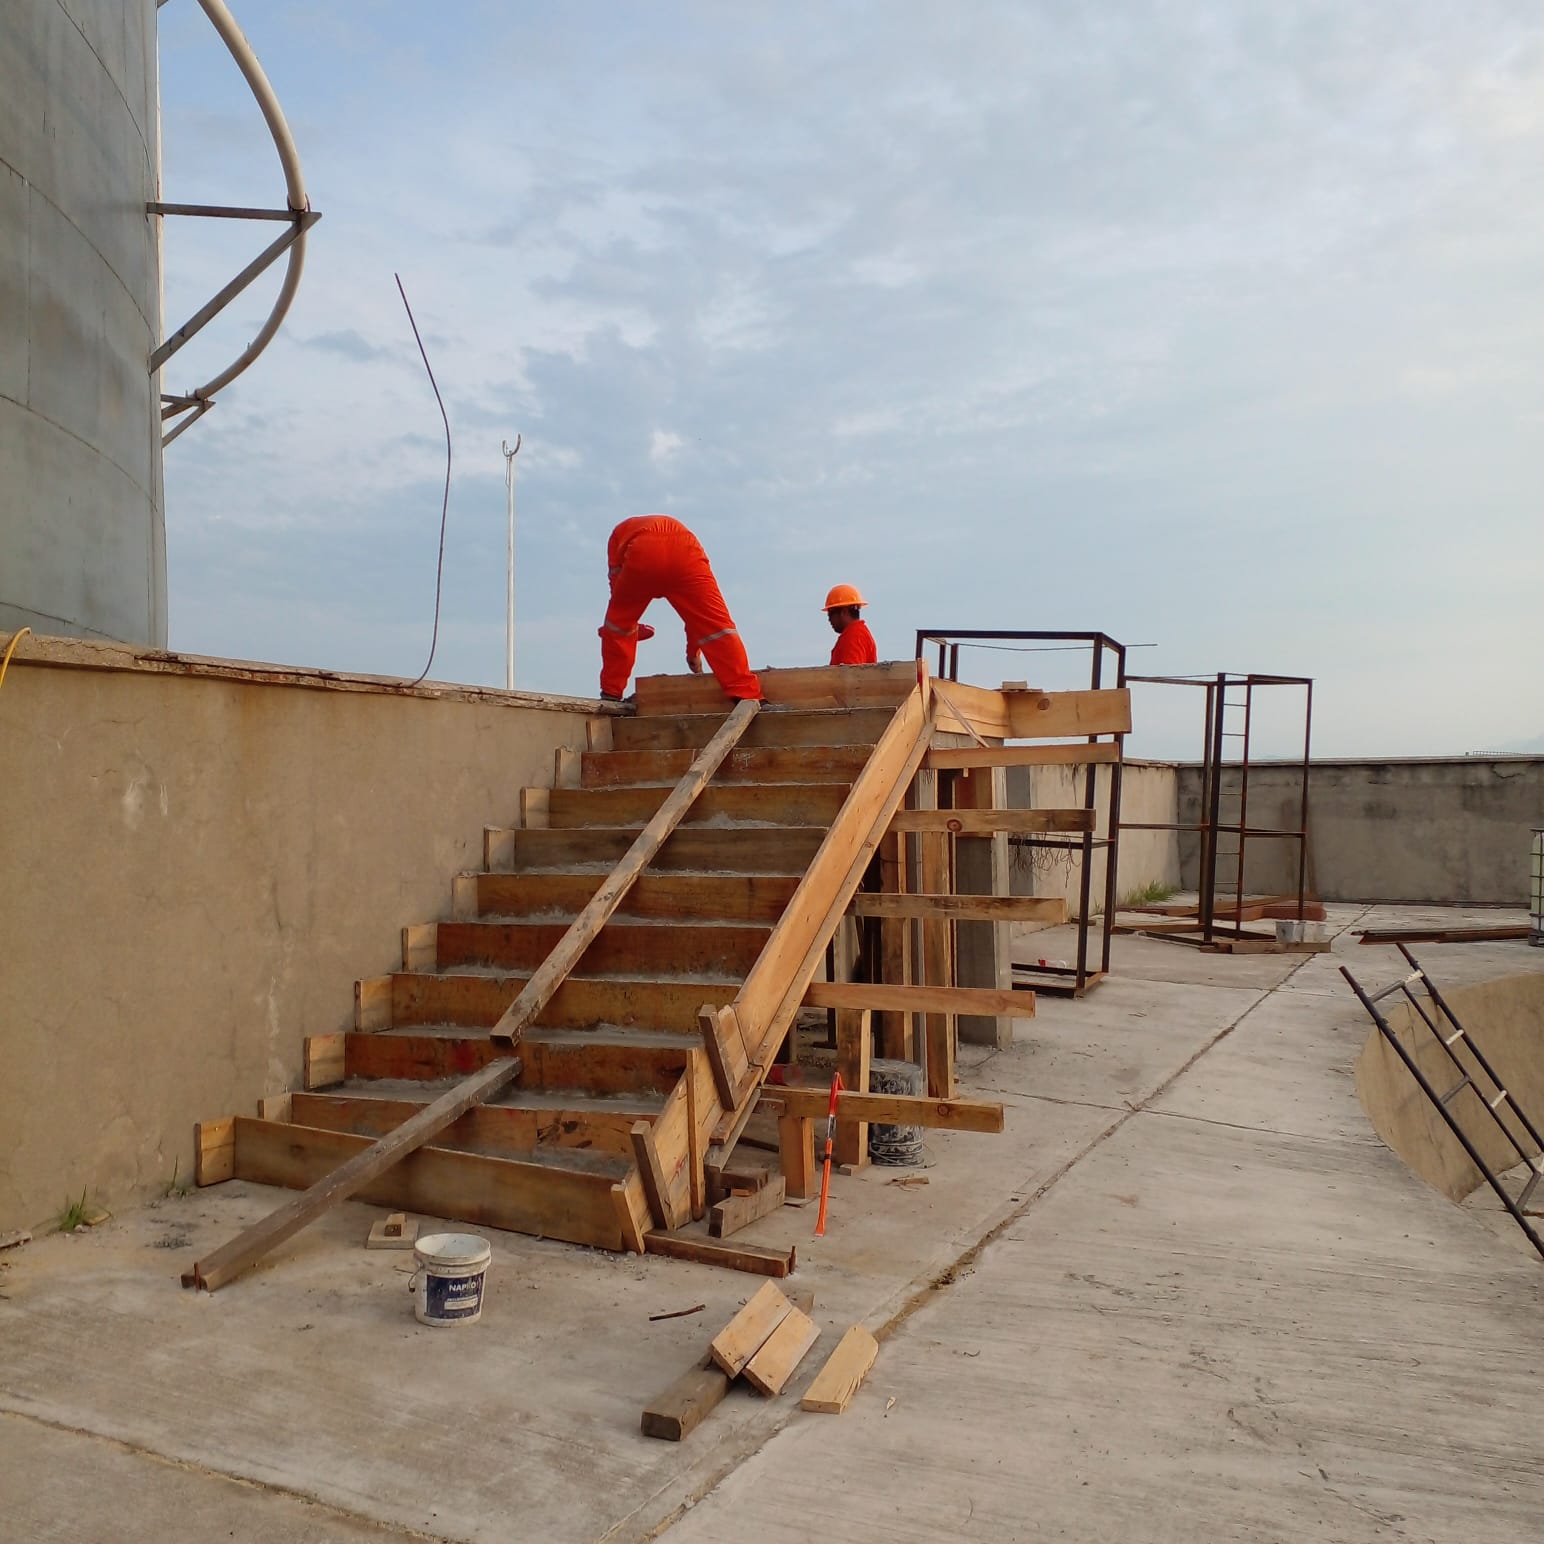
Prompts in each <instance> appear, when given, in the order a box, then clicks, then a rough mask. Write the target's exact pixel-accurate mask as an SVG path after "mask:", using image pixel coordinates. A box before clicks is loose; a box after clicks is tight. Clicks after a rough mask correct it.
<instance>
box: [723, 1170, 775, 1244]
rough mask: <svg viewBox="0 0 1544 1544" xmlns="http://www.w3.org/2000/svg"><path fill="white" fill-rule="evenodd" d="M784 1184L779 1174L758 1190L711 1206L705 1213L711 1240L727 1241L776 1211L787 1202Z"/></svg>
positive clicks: (749, 1191)
mask: <svg viewBox="0 0 1544 1544" xmlns="http://www.w3.org/2000/svg"><path fill="white" fill-rule="evenodd" d="M787 1195H788V1191H787V1184H786V1181H785V1180H784V1178H783V1176H782V1175H781V1174H779V1175H778V1176H777V1177H776V1178H775V1179H773V1180H772V1181H770V1182H769V1183H768V1184H765V1185H763V1186H762V1187H761V1189H760V1190H748V1191H741V1192H739V1193H737V1194H735V1195H731V1196H726V1197H725V1198H724V1199H723V1200H722V1201H717V1202H715V1203H714V1205H713V1208H712V1210H711V1211H710V1212H709V1213H708V1233H709V1236H710V1237H712V1238H728V1237H730V1235H731V1234H735V1233H738V1232H739V1231H740V1229H741V1228H748V1227H749V1226H750V1225H751V1224H752V1223H753V1222H758V1221H760V1219H761V1218H763V1217H766V1216H768V1215H769V1214H770V1213H772V1212H775V1211H778V1210H779V1209H780V1208H781V1207H782V1205H783V1202H784V1201H785V1200H786V1199H787Z"/></svg>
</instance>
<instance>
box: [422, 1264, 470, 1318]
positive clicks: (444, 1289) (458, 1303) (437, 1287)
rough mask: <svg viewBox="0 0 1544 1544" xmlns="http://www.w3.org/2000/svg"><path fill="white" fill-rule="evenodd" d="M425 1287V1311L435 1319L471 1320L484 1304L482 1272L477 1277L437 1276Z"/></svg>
mask: <svg viewBox="0 0 1544 1544" xmlns="http://www.w3.org/2000/svg"><path fill="white" fill-rule="evenodd" d="M424 1286H425V1292H424V1297H425V1304H424V1311H425V1312H426V1313H428V1314H429V1315H430V1316H431V1317H432V1318H435V1319H463V1318H470V1317H471V1316H472V1315H473V1314H475V1313H476V1312H477V1310H478V1308H479V1307H480V1306H481V1304H482V1287H483V1278H482V1272H481V1271H479V1272H478V1273H477V1274H476V1275H475V1276H460V1277H452V1276H436V1275H434V1274H433V1273H432V1272H431V1273H430V1275H429V1277H428V1280H427V1281H426V1282H425V1283H424Z"/></svg>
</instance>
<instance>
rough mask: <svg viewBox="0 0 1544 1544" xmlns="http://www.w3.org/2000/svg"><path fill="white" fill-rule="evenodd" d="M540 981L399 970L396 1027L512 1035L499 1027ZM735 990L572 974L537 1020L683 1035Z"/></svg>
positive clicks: (713, 984) (723, 985)
mask: <svg viewBox="0 0 1544 1544" xmlns="http://www.w3.org/2000/svg"><path fill="white" fill-rule="evenodd" d="M534 979H535V977H534V976H530V977H527V976H518V975H508V976H474V975H465V976H462V975H448V974H447V975H438V976H421V975H399V976H397V977H396V978H395V979H394V991H393V1002H392V1023H393V1027H394V1028H397V1029H411V1028H414V1027H416V1026H418V1025H422V1024H457V1025H462V1026H465V1027H467V1028H477V1029H492V1030H494V1031H495V1032H497V1033H501V1034H504V1033H508V1030H507V1029H501V1028H500V1027H499V1026H500V1025H501V1024H502V1022H503V1015H504V1014H505V1013H506V1012H507V1011H508V1009H509V1007H510V1005H511V1004H513V1003H515V1002H517V1001H518V1000H519V998H520V994H521V992H522V991H523V989H524V988H525V987H526V985H527V984H528V982H529V981H531V980H534ZM735 991H736V987H735V983H734V982H733V981H707V980H695V981H694V980H692V979H690V978H689V977H684V978H682V979H680V980H672V979H670V978H668V977H667V978H664V979H661V980H649V979H645V978H639V979H637V980H632V981H624V980H619V979H618V978H616V977H614V976H605V977H591V976H570V977H569V978H568V979H567V980H565V981H564V982H562V984H561V985H559V986H557V987H555V988H554V989H553V991H552V995H551V997H550V998H549V999H548V1000H547V1002H545V1003H544V1004H543V1005H542V1007H541V1008H540V1009H538V1010H537V1011H536V1013H535V1015H534V1022H536V1023H540V1024H544V1025H546V1026H547V1027H549V1028H552V1029H583V1028H586V1027H587V1026H589V1025H592V1024H622V1025H629V1026H633V1025H635V1026H637V1027H638V1028H639V1029H645V1030H662V1031H666V1032H670V1033H676V1032H680V1031H685V1030H690V1029H693V1028H695V1026H696V1023H697V1014H698V1012H699V1010H700V1009H701V1008H702V1005H703V1004H704V1003H705V1002H711V1003H715V1004H720V1003H726V1002H728V1001H730V999H731V998H733V997H734V995H735Z"/></svg>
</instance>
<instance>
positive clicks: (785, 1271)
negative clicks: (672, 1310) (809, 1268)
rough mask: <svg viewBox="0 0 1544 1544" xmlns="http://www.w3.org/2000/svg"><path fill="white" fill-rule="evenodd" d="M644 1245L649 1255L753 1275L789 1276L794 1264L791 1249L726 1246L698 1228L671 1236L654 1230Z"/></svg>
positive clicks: (732, 1244)
mask: <svg viewBox="0 0 1544 1544" xmlns="http://www.w3.org/2000/svg"><path fill="white" fill-rule="evenodd" d="M643 1242H644V1247H645V1249H646V1250H647V1251H648V1253H649V1254H657V1255H669V1256H670V1258H671V1259H674V1260H694V1261H696V1263H697V1264H698V1265H719V1266H722V1267H724V1269H726V1270H731V1271H749V1272H750V1273H751V1274H752V1275H755V1276H777V1277H782V1276H788V1275H791V1274H792V1273H793V1268H794V1263H795V1258H794V1256H795V1252H794V1250H793V1249H792V1248H789V1249H763V1248H762V1247H761V1246H760V1245H758V1244H735V1243H729V1242H726V1241H725V1240H723V1239H717V1238H711V1237H709V1235H708V1233H707V1230H706V1229H704V1228H700V1227H691V1228H682V1229H681V1230H680V1231H678V1232H674V1233H662V1232H660V1231H659V1230H658V1229H655V1230H654V1231H653V1232H652V1233H649V1234H648V1235H647V1236H646V1237H645V1238H644V1241H643Z"/></svg>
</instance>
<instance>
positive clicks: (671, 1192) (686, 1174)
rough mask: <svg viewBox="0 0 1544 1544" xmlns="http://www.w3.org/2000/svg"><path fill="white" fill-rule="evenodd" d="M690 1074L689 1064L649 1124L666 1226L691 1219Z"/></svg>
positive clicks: (681, 1224) (684, 1222) (674, 1225)
mask: <svg viewBox="0 0 1544 1544" xmlns="http://www.w3.org/2000/svg"><path fill="white" fill-rule="evenodd" d="M690 1078H691V1069H690V1067H689V1066H688V1067H687V1068H686V1069H684V1070H683V1071H682V1073H681V1076H680V1077H679V1078H677V1079H676V1085H675V1087H674V1088H673V1089H671V1091H670V1093H669V1094H668V1095H667V1096H666V1099H665V1108H664V1109H663V1110H662V1111H661V1112H660V1116H659V1119H658V1120H656V1121H655V1122H654V1124H653V1126H652V1127H651V1128H650V1136H651V1138H652V1139H653V1146H654V1151H655V1152H656V1153H657V1154H658V1155H659V1166H660V1173H661V1177H662V1179H663V1182H664V1202H665V1214H664V1215H665V1221H664V1226H665V1227H667V1228H684V1227H685V1226H686V1224H687V1223H689V1222H690V1221H691V1220H692V1188H691V1175H690V1167H691V1154H692V1139H691V1112H690V1110H689V1109H688V1100H687V1092H686V1091H687V1088H688V1087H689V1086H690ZM635 1145H636V1144H635Z"/></svg>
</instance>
